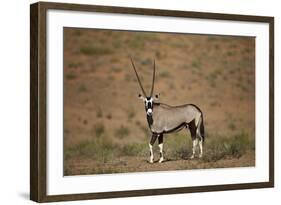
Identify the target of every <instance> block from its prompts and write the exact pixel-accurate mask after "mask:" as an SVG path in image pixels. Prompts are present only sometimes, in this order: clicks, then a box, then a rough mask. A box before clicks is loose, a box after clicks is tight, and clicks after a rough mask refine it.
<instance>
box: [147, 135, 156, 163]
mask: <svg viewBox="0 0 281 205" xmlns="http://www.w3.org/2000/svg"><path fill="white" fill-rule="evenodd" d="M156 139H157V135H156V134H152V136H151V139H150V142H149V151H150V152H149V153H150V159H149V163H153V159H154V157H153V145H154V143H155V141H156Z"/></svg>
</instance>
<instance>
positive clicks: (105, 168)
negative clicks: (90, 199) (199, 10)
mask: <svg viewBox="0 0 281 205" xmlns="http://www.w3.org/2000/svg"><path fill="white" fill-rule="evenodd" d="M129 56H132V58H133V59H134V61H135V64H136V67H137V70H138V72H139V74H140V75H141V80H142V82H143V85H144V86H145V89H146V90H147V92H148V91H149V90H150V86H151V80H152V68H153V60H154V59H155V61H156V81H155V88H154V90H155V93H160V102H163V103H166V104H170V105H180V104H186V103H192V104H196V105H197V106H199V107H200V108H201V110H202V111H203V113H204V121H205V130H206V142H205V155H204V157H203V158H202V159H197V158H196V159H193V160H190V159H189V156H190V153H191V137H190V134H189V131H186V130H182V131H181V132H178V133H176V134H170V135H166V137H165V138H164V150H165V157H166V159H167V160H166V161H165V162H164V163H162V164H158V163H155V164H149V163H147V161H146V160H147V159H148V157H149V152H148V151H149V149H148V142H149V140H150V137H151V134H150V131H149V129H148V126H147V122H146V116H145V111H144V104H143V102H142V101H141V100H139V99H138V94H139V93H141V90H140V88H139V85H138V83H137V80H136V76H135V74H134V71H133V68H132V66H131V62H130V58H129ZM156 144H157V143H156ZM156 144H155V145H156ZM155 156H156V159H158V147H157V146H155ZM254 165H255V39H254V38H250V37H232V36H229V37H228V36H207V35H188V34H168V33H149V32H127V31H110V30H95V29H77V28H64V174H65V175H77V174H96V173H115V172H139V171H157V170H161V171H163V170H178V169H194V168H218V167H239V166H254Z"/></svg>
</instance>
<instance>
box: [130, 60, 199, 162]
mask: <svg viewBox="0 0 281 205" xmlns="http://www.w3.org/2000/svg"><path fill="white" fill-rule="evenodd" d="M131 63H132V66H133V68H134V71H135V74H136V77H137V80H138V82H139V86H140V88H141V90H142V94H143V95H141V94H139V98H140V99H141V100H143V102H144V105H145V111H146V118H147V122H148V126H149V128H150V130H151V132H152V137H151V140H150V142H149V150H150V160H149V162H150V163H153V162H154V161H153V149H152V147H153V144H154V143H155V141H156V139H157V138H158V146H159V149H160V159H159V163H161V162H163V161H164V155H163V135H164V134H166V133H171V132H175V131H179V130H181V129H182V128H185V127H186V128H189V130H190V133H191V138H192V156H191V158H194V156H195V152H196V147H197V146H198V145H199V150H200V153H199V157H202V155H203V142H204V122H203V113H202V111H201V110H200V109H199V108H198V107H197V106H196V105H194V104H185V105H180V106H170V105H166V104H163V103H159V102H155V101H157V100H158V99H159V95H154V96H153V90H154V81H155V60H154V65H153V77H152V86H151V90H150V94H149V95H147V94H146V92H145V90H144V88H143V86H142V83H141V81H140V78H139V75H138V73H137V70H136V68H135V65H134V62H133V60H132V58H131Z"/></svg>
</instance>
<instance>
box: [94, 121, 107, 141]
mask: <svg viewBox="0 0 281 205" xmlns="http://www.w3.org/2000/svg"><path fill="white" fill-rule="evenodd" d="M104 133H105V127H104V125H103V124H96V125H95V126H94V134H95V137H97V138H99V137H100V136H102V135H103V134H104Z"/></svg>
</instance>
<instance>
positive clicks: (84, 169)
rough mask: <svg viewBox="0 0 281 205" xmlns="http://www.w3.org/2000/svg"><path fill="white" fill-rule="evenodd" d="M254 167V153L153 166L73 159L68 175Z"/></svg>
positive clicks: (129, 160) (132, 160) (140, 160)
mask: <svg viewBox="0 0 281 205" xmlns="http://www.w3.org/2000/svg"><path fill="white" fill-rule="evenodd" d="M254 165H255V157H254V155H253V153H246V154H245V155H243V156H242V157H241V158H231V157H230V158H228V159H222V160H219V161H215V162H204V161H203V160H200V159H192V160H191V159H181V160H174V159H169V158H168V159H165V161H164V162H162V163H158V160H154V163H153V164H151V163H149V162H148V158H145V157H121V158H118V159H115V160H114V161H112V162H109V163H105V164H102V165H101V164H98V163H96V161H95V160H89V159H88V160H79V159H73V160H70V161H69V166H70V169H69V172H68V173H67V175H77V173H79V174H89V173H90V174H107V173H126V172H146V171H163V170H165V171H170V170H189V169H207V168H229V167H250V166H254Z"/></svg>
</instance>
